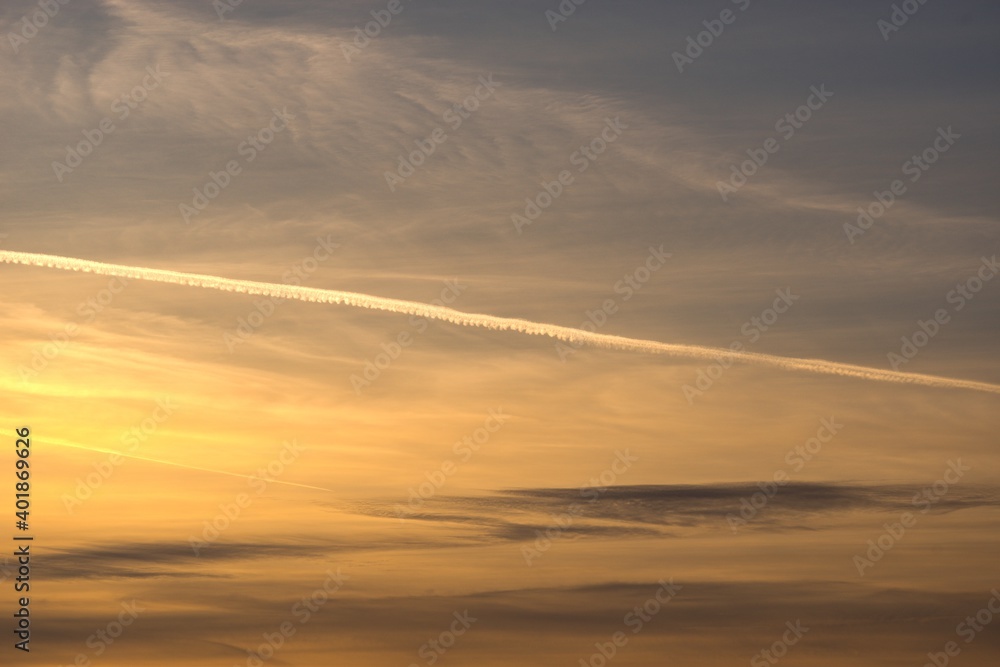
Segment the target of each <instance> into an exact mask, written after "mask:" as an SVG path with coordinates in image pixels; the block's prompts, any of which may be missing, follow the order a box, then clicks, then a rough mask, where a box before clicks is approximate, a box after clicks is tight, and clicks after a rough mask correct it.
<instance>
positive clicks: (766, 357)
mask: <svg viewBox="0 0 1000 667" xmlns="http://www.w3.org/2000/svg"><path fill="white" fill-rule="evenodd" d="M0 261H3V262H7V263H9V264H24V265H28V266H41V267H51V268H56V269H64V270H69V271H84V272H87V273H97V274H100V275H105V276H118V277H121V278H131V279H134V280H151V281H154V282H161V283H171V284H174V285H189V286H193V287H206V288H209V289H217V290H223V291H227V292H241V293H243V294H257V295H261V296H272V297H276V298H281V299H297V300H299V301H312V302H316V303H333V304H344V305H348V306H355V307H358V308H369V309H371V310H382V311H386V312H390V313H401V314H407V315H417V316H419V317H426V318H429V319H435V320H441V321H444V322H451V323H452V324H459V325H462V326H467V327H482V328H486V329H492V330H494V331H516V332H519V333H523V334H529V335H532V336H548V337H549V338H555V339H556V340H562V341H566V342H568V343H578V344H584V345H594V346H596V347H601V348H605V349H608V350H626V351H634V352H644V353H647V354H665V355H669V356H673V357H684V358H688V359H707V360H713V361H714V360H718V359H719V358H720V357H723V356H724V357H727V358H729V359H733V360H737V361H744V362H747V363H750V364H756V365H758V366H769V367H771V368H781V369H784V370H791V371H806V372H811V373H823V374H826V375H840V376H842V377H854V378H861V379H863V380H875V381H878V382H895V383H898V384H913V385H922V386H927V387H946V388H950V389H971V390H973V391H982V392H987V393H992V394H1000V385H996V384H990V383H987V382H974V381H972V380H959V379H955V378H947V377H939V376H935V375H923V374H919V373H900V372H898V371H890V370H883V369H880V368H871V367H868V366H856V365H854V364H842V363H838V362H834V361H824V360H822V359H798V358H794V357H779V356H776V355H771V354H760V353H756V352H734V351H732V350H729V349H726V348H715V347H705V346H702V345H684V344H677V343H660V342H658V341H654V340H642V339H638V338H626V337H624V336H613V335H610V334H599V333H594V332H590V331H583V330H581V329H573V328H571V327H562V326H558V325H555V324H544V323H541V322H531V321H529V320H522V319H517V318H513V317H496V316H494V315H480V314H476V313H463V312H461V311H458V310H453V309H451V308H446V307H444V306H432V305H428V304H424V303H418V302H415V301H404V300H402V299H389V298H386V297H380V296H371V295H368V294H359V293H357V292H342V291H339V290H329V289H317V288H313V287H301V286H298V285H279V284H275V283H261V282H255V281H251V280H234V279H231V278H220V277H218V276H206V275H201V274H197V273H181V272H179V271H167V270H164V269H147V268H144V267H139V266H124V265H121V264H105V263H103V262H92V261H89V260H84V259H75V258H73V257H59V256H56V255H39V254H35V253H27V252H13V251H9V250H0Z"/></svg>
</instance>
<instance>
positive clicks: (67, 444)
mask: <svg viewBox="0 0 1000 667" xmlns="http://www.w3.org/2000/svg"><path fill="white" fill-rule="evenodd" d="M45 442H47V443H48V444H51V445H57V446H59V447H72V448H73V449H83V450H85V451H88V452H98V453H100V454H113V455H115V456H121V457H123V458H126V459H135V460H136V461H146V462H147V463H159V464H160V465H165V466H174V467H175V468H184V469H185V470H197V471H199V472H210V473H213V474H215V475H228V476H229V477H241V478H243V479H256V480H260V481H263V482H265V483H267V484H282V485H284V486H297V487H299V488H300V489H312V490H313V491H329V492H330V493H336V492H335V491H334V490H333V489H324V488H323V487H321V486H311V485H309V484H299V483H298V482H285V481H282V480H280V479H274V477H258V476H255V475H243V474H241V473H238V472H229V471H227V470H214V469H212V468H202V467H199V466H193V465H188V464H187V463H177V462H176V461H164V460H162V459H151V458H148V457H145V456H136V455H135V454H126V453H125V452H119V451H117V450H114V449H105V448H104V447H88V446H87V445H79V444H76V443H73V442H67V441H65V440H54V439H46V440H45Z"/></svg>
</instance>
